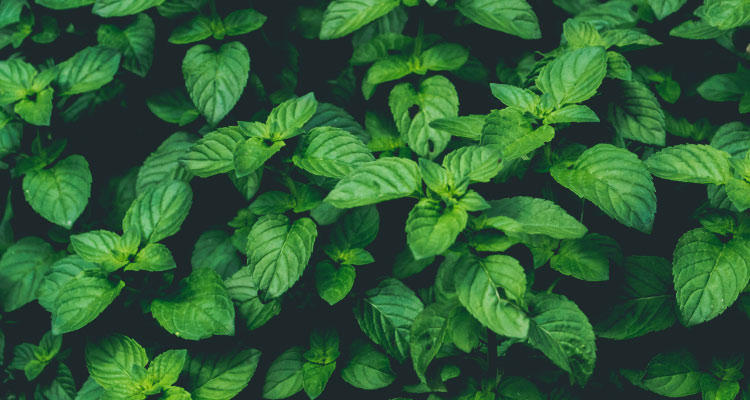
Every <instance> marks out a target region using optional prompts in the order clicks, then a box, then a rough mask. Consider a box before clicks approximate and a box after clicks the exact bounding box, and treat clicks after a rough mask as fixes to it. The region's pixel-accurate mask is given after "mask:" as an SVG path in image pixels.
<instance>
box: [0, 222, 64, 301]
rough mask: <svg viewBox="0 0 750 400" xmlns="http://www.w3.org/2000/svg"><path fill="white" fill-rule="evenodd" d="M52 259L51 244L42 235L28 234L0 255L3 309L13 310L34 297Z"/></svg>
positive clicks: (0, 292) (0, 284)
mask: <svg viewBox="0 0 750 400" xmlns="http://www.w3.org/2000/svg"><path fill="white" fill-rule="evenodd" d="M53 261H54V255H53V250H52V246H50V245H49V244H47V243H46V242H44V241H43V240H41V239H39V238H36V237H25V238H23V239H21V240H19V241H17V242H16V243H14V244H13V245H11V246H10V247H9V248H8V249H7V250H6V251H5V253H3V256H2V258H0V294H2V296H0V303H2V306H3V311H5V312H10V311H14V310H17V309H19V308H21V307H22V306H24V305H25V304H26V303H29V302H31V301H33V300H34V299H35V298H36V292H37V289H38V288H39V286H40V285H41V283H42V280H43V279H44V276H45V275H46V274H47V271H48V270H49V268H50V266H51V264H52V262H53Z"/></svg>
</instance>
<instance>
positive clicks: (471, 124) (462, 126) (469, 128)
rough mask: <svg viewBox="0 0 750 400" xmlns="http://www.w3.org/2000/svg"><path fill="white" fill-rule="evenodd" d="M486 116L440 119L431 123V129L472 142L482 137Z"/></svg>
mask: <svg viewBox="0 0 750 400" xmlns="http://www.w3.org/2000/svg"><path fill="white" fill-rule="evenodd" d="M485 117H486V116H485V115H466V116H463V117H449V118H440V119H436V120H434V121H432V122H430V127H431V128H435V129H437V130H439V131H443V132H447V133H449V134H451V135H453V136H458V137H462V138H466V139H471V140H479V138H480V137H481V136H482V127H483V126H484V119H485Z"/></svg>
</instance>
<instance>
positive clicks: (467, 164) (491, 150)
mask: <svg viewBox="0 0 750 400" xmlns="http://www.w3.org/2000/svg"><path fill="white" fill-rule="evenodd" d="M501 157H502V153H501V152H500V150H498V149H497V148H496V147H494V146H464V147H461V148H458V149H456V150H454V151H452V152H450V153H448V154H446V155H445V157H444V158H443V166H444V167H445V168H446V169H447V170H448V171H450V173H451V174H452V175H453V179H454V181H455V182H457V183H458V182H461V181H463V180H465V179H468V180H469V181H471V182H489V181H490V179H492V178H494V177H495V176H496V175H497V174H498V173H499V172H500V170H501V169H502V167H503V165H502V160H501Z"/></svg>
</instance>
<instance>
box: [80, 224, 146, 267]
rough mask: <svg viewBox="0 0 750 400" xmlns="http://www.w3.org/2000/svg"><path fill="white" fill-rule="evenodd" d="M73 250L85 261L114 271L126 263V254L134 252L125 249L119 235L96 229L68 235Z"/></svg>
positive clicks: (133, 251) (133, 250) (133, 252)
mask: <svg viewBox="0 0 750 400" xmlns="http://www.w3.org/2000/svg"><path fill="white" fill-rule="evenodd" d="M70 244H71V245H72V246H73V250H75V252H76V253H77V254H78V255H79V256H81V258H83V259H84V260H86V261H91V262H93V263H97V264H102V267H103V268H104V269H105V270H106V271H107V272H111V271H114V270H116V269H118V268H120V267H122V266H123V265H125V264H127V263H128V256H130V255H132V254H135V251H136V250H137V248H136V249H126V248H125V247H124V246H123V243H122V239H121V238H120V235H118V234H116V233H113V232H110V231H106V230H96V231H91V232H86V233H80V234H78V235H72V236H71V237H70Z"/></svg>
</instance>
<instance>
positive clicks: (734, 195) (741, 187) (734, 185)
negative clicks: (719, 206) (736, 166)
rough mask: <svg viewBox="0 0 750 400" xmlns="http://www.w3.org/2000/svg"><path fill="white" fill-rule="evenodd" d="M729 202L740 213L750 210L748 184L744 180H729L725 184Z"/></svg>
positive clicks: (749, 189) (749, 184)
mask: <svg viewBox="0 0 750 400" xmlns="http://www.w3.org/2000/svg"><path fill="white" fill-rule="evenodd" d="M726 191H727V196H728V197H729V200H731V201H732V204H733V205H734V206H735V207H736V208H737V210H739V211H740V212H742V211H745V210H747V209H748V208H750V183H748V182H747V181H744V180H740V179H736V178H730V179H729V181H728V182H727V184H726Z"/></svg>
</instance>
